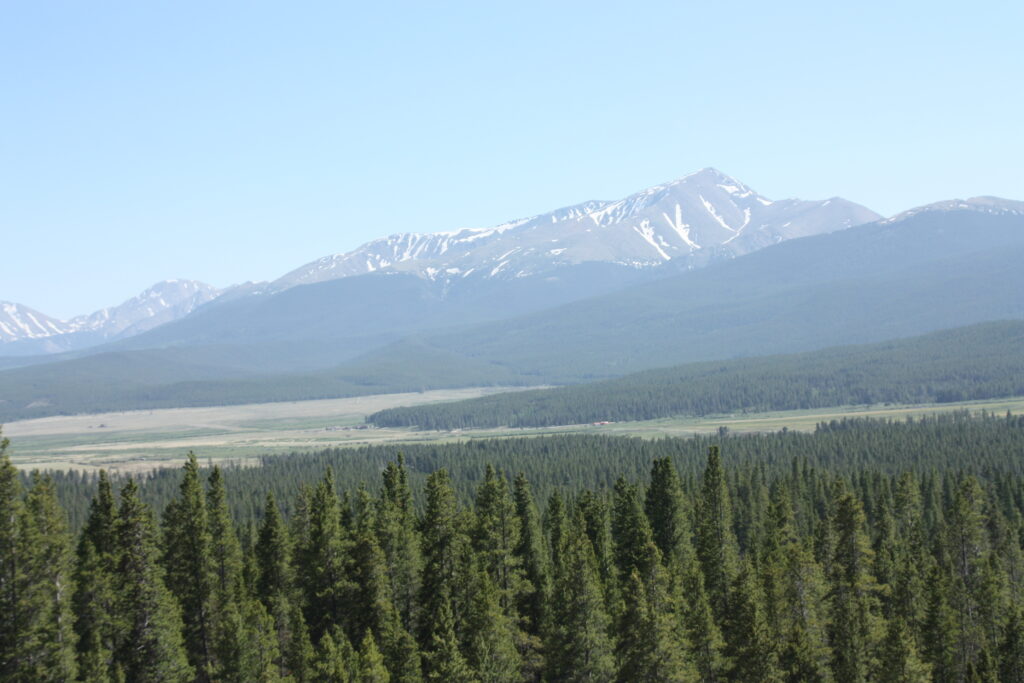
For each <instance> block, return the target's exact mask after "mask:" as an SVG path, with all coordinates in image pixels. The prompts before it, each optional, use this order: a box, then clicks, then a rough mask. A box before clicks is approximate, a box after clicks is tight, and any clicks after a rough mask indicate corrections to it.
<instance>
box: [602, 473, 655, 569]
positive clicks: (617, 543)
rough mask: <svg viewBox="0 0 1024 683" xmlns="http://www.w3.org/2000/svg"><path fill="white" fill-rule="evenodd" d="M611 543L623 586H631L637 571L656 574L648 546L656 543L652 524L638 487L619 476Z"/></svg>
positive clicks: (613, 508) (613, 507)
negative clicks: (631, 579)
mask: <svg viewBox="0 0 1024 683" xmlns="http://www.w3.org/2000/svg"><path fill="white" fill-rule="evenodd" d="M612 541H613V542H614V547H615V566H616V567H617V569H618V572H619V581H620V582H621V583H622V585H623V586H626V585H627V584H628V583H629V580H630V579H629V577H630V575H631V574H632V573H633V571H634V570H636V571H637V572H639V573H640V575H641V576H646V575H648V574H650V573H651V572H652V571H653V567H652V566H650V562H651V559H652V555H651V553H650V552H649V551H648V547H647V546H648V544H650V543H653V542H654V541H653V537H652V535H651V525H650V522H648V521H647V515H646V514H645V513H644V510H643V507H642V506H641V504H640V496H639V492H638V490H637V487H636V485H634V484H630V483H628V482H627V481H626V480H625V479H624V478H622V477H620V478H619V479H618V481H616V482H615V493H614V500H613V503H612Z"/></svg>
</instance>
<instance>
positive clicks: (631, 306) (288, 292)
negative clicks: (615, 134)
mask: <svg viewBox="0 0 1024 683" xmlns="http://www.w3.org/2000/svg"><path fill="white" fill-rule="evenodd" d="M1022 259H1024V203H1021V202H1014V201H1010V200H1003V199H997V198H991V197H982V198H974V199H969V200H951V201H949V202H940V203H938V204H933V205H929V206H925V207H918V208H916V209H912V210H910V211H907V212H904V213H902V214H899V215H897V216H894V217H893V218H890V219H882V218H881V217H880V216H878V215H877V214H875V213H873V212H871V211H870V210H868V209H865V208H863V207H860V206H858V205H856V204H853V203H850V202H847V201H845V200H841V199H838V198H833V199H830V200H822V201H818V202H804V201H799V200H781V201H772V200H769V199H767V198H765V197H762V196H760V195H758V194H757V193H755V192H754V191H753V190H751V189H749V188H748V187H746V186H745V185H743V184H742V183H740V182H739V181H736V180H734V179H731V178H729V177H728V176H725V175H723V174H721V173H719V172H717V171H715V170H713V169H705V170H703V171H700V172H698V173H696V174H691V175H690V176H686V177H684V178H682V179H680V180H678V181H675V182H672V183H667V184H665V185H661V186H658V187H656V188H651V189H649V190H645V191H643V192H640V193H637V194H635V195H632V196H630V197H628V198H626V199H623V200H620V201H617V202H587V203H584V204H582V205H577V206H574V207H570V208H567V209H562V210H559V211H555V212H551V213H549V214H544V215H542V216H534V217H531V218H528V219H524V220H521V221H513V222H512V223H508V224H505V225H502V226H498V227H496V228H490V229H479V230H477V229H465V230H460V231H452V232H449V233H437V234H432V235H415V234H407V235H395V236H391V237H388V238H383V239H381V240H375V241H373V242H370V243H368V244H366V245H364V246H362V247H360V248H358V249H356V250H355V251H352V252H349V253H346V254H340V255H336V256H331V257H326V258H324V259H320V260H318V261H316V262H313V263H310V264H307V265H305V266H303V267H301V268H298V269H295V270H293V271H291V272H290V273H288V274H287V275H285V276H283V277H282V278H280V279H278V280H276V281H274V282H269V283H256V284H248V285H244V286H239V287H234V288H230V289H228V290H226V291H225V292H223V293H221V294H220V295H219V296H217V297H216V298H211V299H209V300H207V301H206V302H204V303H202V304H199V305H197V306H193V310H191V311H190V312H188V313H187V314H185V315H184V316H183V317H178V318H177V319H174V320H170V321H169V322H165V323H164V324H159V325H155V326H151V327H150V329H147V330H139V328H138V327H137V326H138V325H139V323H134V324H135V325H136V327H134V328H132V327H125V328H122V330H121V331H120V332H118V333H116V334H117V335H118V336H116V338H111V339H108V340H107V341H105V342H104V343H101V344H99V345H97V346H94V347H92V348H86V349H83V348H78V349H76V350H73V351H70V352H63V353H57V354H53V355H49V356H34V357H26V356H21V357H19V358H13V357H12V356H13V354H8V357H7V358H3V359H0V364H2V365H0V367H7V368H9V369H7V370H5V371H3V372H0V382H2V383H3V386H4V387H5V391H4V393H3V395H2V396H0V420H4V419H15V418H20V417H34V416H41V415H47V414H55V413H68V412H88V411H95V410H112V409H126V408H143V407H149V408H152V407H166V406H181V405H210V404H223V403H241V402H259V401H270V400H299V399H306V398H326V397H331V396H344V395H357V394H366V393H380V392H387V391H398V390H402V391H407V390H420V389H426V388H440V387H451V386H469V385H480V384H523V385H526V384H541V383H564V384H568V383H577V382H583V381H589V380H593V379H602V378H609V377H616V376H621V375H623V374H626V373H630V372H634V371H637V370H644V369H647V368H656V367H663V366H667V365H673V364H678V363H687V362H693V361H707V360H716V359H727V358H734V357H745V356H754V355H763V354H769V353H792V352H798V351H807V350H813V349H818V348H824V347H827V346H832V345H836V344H843V343H860V342H863V343H868V342H875V341H881V340H885V339H891V338H897V337H906V336H911V335H916V334H922V333H926V332H930V331H933V330H939V329H943V328H950V327H956V326H960V325H968V324H973V323H979V322H985V321H989V320H998V319H1005V318H1024V298H1022V297H1020V296H1019V293H1020V292H1021V291H1024V269H1021V268H1020V267H1019V263H1020V262H1021V261H1022ZM211 289H212V288H211ZM164 300H165V301H166V300H167V298H166V297H164ZM136 308H138V307H136ZM171 315H172V316H173V314H171ZM37 319H39V318H38V316H37ZM39 320H40V322H42V319H39ZM128 330H138V333H132V334H128V333H126V331H128ZM54 336H55V335H54ZM44 339H45V338H44ZM51 341H52V339H51ZM10 345H11V343H8V346H10ZM4 348H6V347H0V350H2V349H4ZM18 365H21V366H24V367H16V366H18Z"/></svg>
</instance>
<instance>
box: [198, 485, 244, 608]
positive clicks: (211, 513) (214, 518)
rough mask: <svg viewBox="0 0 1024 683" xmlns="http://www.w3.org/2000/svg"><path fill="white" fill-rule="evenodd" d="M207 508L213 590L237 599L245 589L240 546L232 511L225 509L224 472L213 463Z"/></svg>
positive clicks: (223, 595)
mask: <svg viewBox="0 0 1024 683" xmlns="http://www.w3.org/2000/svg"><path fill="white" fill-rule="evenodd" d="M206 508H207V520H208V525H209V531H210V561H211V564H212V569H213V579H214V588H213V590H214V593H215V594H216V595H217V596H218V599H219V600H221V601H222V602H227V601H236V600H239V599H241V597H242V594H243V592H244V585H243V582H242V566H243V562H242V547H241V544H240V543H239V542H238V535H237V534H236V533H235V523H234V521H233V520H232V519H231V511H230V510H229V509H228V500H227V490H226V489H225V488H224V475H223V474H222V473H221V471H220V468H219V467H214V468H213V471H212V472H211V473H210V478H209V488H208V490H207V494H206Z"/></svg>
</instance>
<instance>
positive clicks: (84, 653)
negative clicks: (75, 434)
mask: <svg viewBox="0 0 1024 683" xmlns="http://www.w3.org/2000/svg"><path fill="white" fill-rule="evenodd" d="M116 528H117V504H116V502H115V500H114V493H113V489H112V487H111V485H110V479H109V478H108V477H107V473H106V471H105V470H100V474H99V480H98V482H97V490H96V495H95V496H94V497H93V499H92V502H91V503H90V505H89V516H88V518H86V522H85V527H84V528H83V529H82V532H81V534H80V535H79V538H78V549H77V560H76V562H75V572H74V578H75V590H74V594H73V596H72V599H71V602H72V610H73V612H74V614H75V633H76V634H77V635H78V662H79V677H80V678H81V679H82V680H83V681H95V682H96V683H99V682H100V681H107V680H110V678H111V676H112V675H113V673H114V672H113V669H112V666H113V656H114V647H115V636H116V627H115V623H114V614H115V612H114V605H115V599H116V596H115V595H114V581H115V576H114V572H115V570H116V568H117V555H116V554H115V549H116V547H117V533H116Z"/></svg>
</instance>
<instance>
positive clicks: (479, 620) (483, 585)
mask: <svg viewBox="0 0 1024 683" xmlns="http://www.w3.org/2000/svg"><path fill="white" fill-rule="evenodd" d="M501 594H502V593H501V590H500V589H499V588H498V586H497V585H495V583H494V581H493V579H492V578H491V575H490V573H489V572H488V571H487V570H486V569H485V568H483V567H480V568H478V569H477V571H476V572H474V576H473V595H472V599H471V602H470V605H469V611H468V614H467V624H466V627H467V628H466V630H467V632H468V634H469V648H468V652H467V655H468V657H467V659H468V661H469V664H470V666H472V667H473V669H474V670H475V671H476V674H477V677H478V678H479V679H480V680H481V681H482V682H483V683H498V682H499V681H518V680H520V667H521V665H522V661H521V657H520V655H519V651H518V650H517V648H516V640H517V630H518V629H517V627H516V623H515V621H513V619H512V617H510V616H509V615H508V613H506V611H505V610H504V609H502V606H501Z"/></svg>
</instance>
